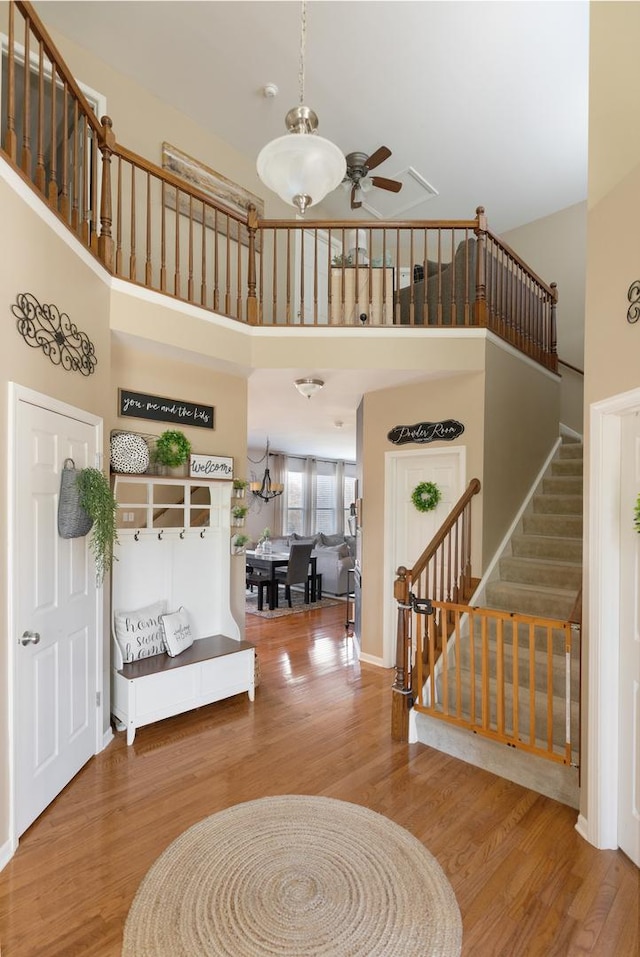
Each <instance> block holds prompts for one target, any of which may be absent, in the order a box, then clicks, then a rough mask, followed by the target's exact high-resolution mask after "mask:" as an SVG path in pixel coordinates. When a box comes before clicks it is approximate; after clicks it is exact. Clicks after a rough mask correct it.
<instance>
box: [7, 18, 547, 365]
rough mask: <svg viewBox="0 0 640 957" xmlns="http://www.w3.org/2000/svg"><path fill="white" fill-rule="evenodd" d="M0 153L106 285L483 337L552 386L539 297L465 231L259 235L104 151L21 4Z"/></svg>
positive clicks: (155, 171)
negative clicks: (478, 331) (531, 364)
mask: <svg viewBox="0 0 640 957" xmlns="http://www.w3.org/2000/svg"><path fill="white" fill-rule="evenodd" d="M8 11H9V14H8V35H7V41H6V44H4V45H3V51H2V57H3V72H4V74H5V76H6V82H5V83H3V84H2V89H1V97H2V104H1V106H2V139H1V151H2V153H3V155H4V156H5V158H6V159H7V160H8V161H9V162H10V163H11V164H12V165H13V166H14V167H15V168H16V169H18V170H19V171H20V173H21V175H22V176H23V177H25V179H26V180H27V181H28V182H29V183H30V184H31V185H32V186H33V188H34V189H36V190H37V191H38V192H39V194H40V196H41V198H42V200H43V202H45V203H47V205H48V206H49V207H50V208H51V209H52V210H53V211H54V212H55V213H56V215H58V216H59V217H60V218H61V219H62V220H63V222H64V223H65V224H66V226H67V227H68V228H69V229H71V230H72V231H73V233H74V234H75V235H76V237H77V238H78V240H79V241H80V242H81V243H83V245H85V246H86V247H87V249H89V250H90V251H91V253H93V255H95V256H97V257H98V259H99V260H100V261H101V262H102V264H103V265H104V267H105V268H106V269H107V270H108V271H109V272H111V273H112V274H113V275H115V276H119V277H120V278H122V279H125V280H127V281H129V282H133V283H137V284H140V285H143V286H145V287H146V288H149V289H153V290H156V291H158V292H161V293H164V294H165V295H170V296H174V297H176V298H177V299H180V300H181V301H184V302H188V303H192V304H194V305H197V306H200V307H202V308H204V309H208V310H211V311H213V312H216V313H220V314H222V315H225V316H229V317H230V318H233V319H236V320H238V321H240V322H244V323H249V324H251V325H254V324H259V325H262V326H301V327H308V328H314V327H317V326H323V325H327V326H347V325H350V326H352V325H355V326H362V327H368V326H378V325H385V326H393V328H394V330H395V331H397V333H398V334H399V335H401V334H402V331H403V329H406V328H416V327H420V328H434V327H440V328H454V327H455V328H456V329H458V330H459V329H462V328H470V327H480V328H486V329H490V330H492V331H493V332H494V333H495V334H497V335H498V336H500V337H501V338H503V339H505V340H506V341H507V342H509V343H511V344H512V345H513V346H514V347H515V348H517V349H518V350H520V351H521V352H523V353H525V354H526V355H528V356H529V357H531V358H532V359H534V360H535V361H536V362H539V363H541V364H542V365H543V366H545V367H546V368H549V369H552V370H553V371H556V370H557V355H556V328H555V324H556V302H557V291H556V287H555V285H554V284H551V285H547V284H546V283H545V282H543V280H542V279H540V278H539V277H538V276H536V274H535V273H534V272H533V271H532V270H531V269H529V267H528V266H527V265H526V263H524V262H523V260H522V259H520V258H519V257H518V256H517V254H516V253H515V252H514V251H513V250H511V249H510V248H509V247H508V246H506V245H505V244H504V243H503V242H502V241H501V240H500V238H499V237H498V236H496V235H495V234H493V233H492V232H491V231H490V230H489V228H488V226H487V221H486V217H485V214H484V210H483V209H482V208H481V207H479V208H478V210H477V211H476V216H475V218H474V219H470V220H467V221H437V222H434V221H429V222H377V221H376V222H375V223H367V222H364V221H361V220H358V221H351V220H349V221H340V222H326V221H305V222H302V221H298V220H291V221H275V220H262V221H259V220H258V217H257V215H256V211H255V209H253V208H249V210H248V212H247V213H246V214H239V213H238V212H237V211H235V210H231V209H229V208H227V207H225V206H224V204H223V203H221V202H220V201H219V200H217V199H216V198H215V197H213V196H210V195H208V194H207V193H206V192H203V191H202V190H200V189H198V188H196V187H195V186H193V185H191V184H190V183H189V182H187V181H186V180H184V181H183V180H182V179H180V178H179V177H177V176H175V175H174V174H173V173H171V172H170V171H168V170H165V169H162V168H160V167H158V166H155V165H154V164H153V163H150V162H148V161H147V160H145V159H144V158H143V157H141V156H138V155H136V154H135V153H133V152H132V151H131V150H128V149H126V148H125V147H124V146H121V145H120V144H119V143H118V142H117V138H116V136H115V135H114V132H113V127H112V122H111V120H110V119H109V117H102V118H101V119H100V120H98V118H97V117H96V116H95V115H94V113H93V110H92V108H91V105H90V104H89V102H88V101H87V99H86V97H85V96H84V95H83V93H82V91H81V90H80V88H79V86H78V84H77V82H76V81H75V79H74V78H73V76H72V75H71V73H70V71H69V69H68V68H67V66H66V64H65V63H64V61H63V60H62V58H61V56H60V54H59V52H58V51H57V49H56V47H55V45H54V44H53V42H52V41H51V39H50V38H49V36H48V34H47V33H46V30H45V28H44V26H43V24H42V23H41V21H40V20H39V18H38V16H37V14H36V13H35V11H34V9H33V7H32V6H31V4H30V3H26V2H10V3H9V6H8Z"/></svg>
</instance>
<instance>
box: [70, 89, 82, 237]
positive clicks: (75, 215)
mask: <svg viewBox="0 0 640 957" xmlns="http://www.w3.org/2000/svg"><path fill="white" fill-rule="evenodd" d="M78 153H79V150H78V101H77V100H75V99H74V101H73V161H72V162H73V181H72V183H71V228H72V229H73V231H74V233H76V234H78V235H79V233H80V216H79V205H80V169H79V165H80V164H79V156H78Z"/></svg>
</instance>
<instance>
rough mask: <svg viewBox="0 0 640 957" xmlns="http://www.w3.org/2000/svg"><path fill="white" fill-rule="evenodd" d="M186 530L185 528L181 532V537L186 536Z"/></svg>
mask: <svg viewBox="0 0 640 957" xmlns="http://www.w3.org/2000/svg"><path fill="white" fill-rule="evenodd" d="M185 531H186V529H184V528H183V529H182V531H181V532H180V538H184V533H185Z"/></svg>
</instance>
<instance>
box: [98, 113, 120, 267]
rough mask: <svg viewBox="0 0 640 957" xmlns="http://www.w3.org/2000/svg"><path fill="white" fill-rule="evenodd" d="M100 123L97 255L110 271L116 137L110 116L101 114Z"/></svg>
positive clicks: (111, 263) (111, 261) (111, 264)
mask: <svg viewBox="0 0 640 957" xmlns="http://www.w3.org/2000/svg"><path fill="white" fill-rule="evenodd" d="M100 122H101V123H102V142H101V144H100V152H101V153H102V194H101V197H100V239H99V241H98V255H99V257H100V259H101V261H102V262H103V263H104V265H105V267H106V268H107V269H108V270H109V272H111V271H112V270H113V239H112V237H111V220H112V212H111V155H112V153H113V149H114V146H115V145H116V138H115V136H114V134H113V129H112V127H113V123H112V122H111V118H110V117H108V116H103V117H102V119H101V120H100Z"/></svg>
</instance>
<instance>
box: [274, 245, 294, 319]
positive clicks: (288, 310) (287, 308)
mask: <svg viewBox="0 0 640 957" xmlns="http://www.w3.org/2000/svg"><path fill="white" fill-rule="evenodd" d="M286 280H287V286H286V292H285V295H286V302H285V315H286V320H285V321H286V323H287V325H288V326H290V325H291V230H290V229H287V276H286ZM275 318H277V317H274V319H275Z"/></svg>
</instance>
